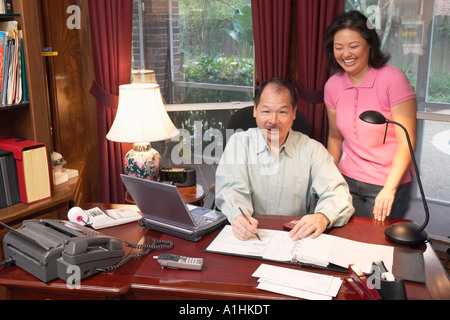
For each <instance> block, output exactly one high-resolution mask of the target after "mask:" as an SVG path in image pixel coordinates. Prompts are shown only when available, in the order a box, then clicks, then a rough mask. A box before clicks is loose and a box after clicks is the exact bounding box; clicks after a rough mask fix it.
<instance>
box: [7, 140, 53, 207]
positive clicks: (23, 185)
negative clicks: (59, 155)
mask: <svg viewBox="0 0 450 320" xmlns="http://www.w3.org/2000/svg"><path fill="white" fill-rule="evenodd" d="M0 149H3V150H7V151H10V152H12V153H13V154H14V159H15V160H16V168H17V177H18V180H19V191H20V201H21V202H24V203H27V204H30V203H34V202H38V201H41V200H45V199H49V198H50V197H51V184H50V173H49V167H48V158H47V148H46V146H45V144H43V143H40V142H35V141H31V140H26V139H17V138H12V137H0Z"/></svg>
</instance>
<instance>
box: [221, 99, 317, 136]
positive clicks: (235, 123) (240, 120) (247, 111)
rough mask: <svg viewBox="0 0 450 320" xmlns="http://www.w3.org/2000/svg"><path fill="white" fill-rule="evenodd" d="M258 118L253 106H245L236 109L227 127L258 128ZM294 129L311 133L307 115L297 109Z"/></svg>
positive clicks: (307, 133) (234, 128)
mask: <svg viewBox="0 0 450 320" xmlns="http://www.w3.org/2000/svg"><path fill="white" fill-rule="evenodd" d="M256 127H257V125H256V119H255V117H253V106H248V107H244V108H242V109H239V110H238V111H236V112H235V113H234V114H233V115H232V116H231V118H230V121H228V125H227V129H233V130H236V129H242V130H244V131H245V130H247V129H249V128H256ZM292 130H294V131H299V132H301V133H303V134H306V135H307V136H309V135H310V132H309V126H308V121H306V118H305V116H304V115H303V114H302V113H301V112H300V111H298V110H297V113H296V116H295V120H294V123H293V124H292Z"/></svg>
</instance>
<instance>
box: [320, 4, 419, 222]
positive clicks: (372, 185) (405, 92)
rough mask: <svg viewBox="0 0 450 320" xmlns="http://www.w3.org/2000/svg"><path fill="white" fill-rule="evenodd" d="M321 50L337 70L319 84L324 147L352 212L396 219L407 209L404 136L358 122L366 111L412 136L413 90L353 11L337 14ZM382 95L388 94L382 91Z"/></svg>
mask: <svg viewBox="0 0 450 320" xmlns="http://www.w3.org/2000/svg"><path fill="white" fill-rule="evenodd" d="M325 45H326V52H327V54H328V60H329V62H330V64H331V66H332V67H334V68H336V69H338V70H339V71H340V72H338V73H337V74H335V75H334V76H332V77H331V78H330V79H329V80H328V82H327V83H326V85H325V104H326V106H327V112H328V119H329V124H330V134H329V139H328V150H329V152H330V154H331V155H332V156H333V158H334V161H335V164H336V165H337V166H338V168H339V170H340V171H341V173H342V174H343V175H344V177H345V178H346V180H347V183H348V184H349V187H350V191H351V193H352V196H353V205H354V206H355V209H356V213H355V215H357V216H365V217H374V218H375V219H377V220H385V219H386V218H389V219H394V218H402V217H403V216H404V214H405V213H406V210H407V208H408V199H409V197H408V194H409V190H410V185H411V180H412V179H411V170H410V166H411V156H410V153H409V146H408V142H407V140H406V136H405V135H404V133H403V132H401V131H400V130H397V129H390V130H387V131H386V134H387V139H386V143H384V141H383V137H382V135H383V132H382V131H376V130H374V129H373V128H372V127H370V126H367V125H366V124H364V123H362V122H361V121H358V120H359V118H358V116H359V114H361V113H362V112H364V111H368V110H375V111H378V112H380V113H382V114H383V115H384V116H385V117H386V118H388V119H389V120H393V121H396V122H399V123H401V124H402V125H404V126H405V127H406V130H407V131H408V133H409V135H410V136H411V137H412V138H411V139H412V141H413V144H414V143H415V136H416V104H415V93H414V90H413V88H412V86H411V85H410V84H409V82H408V80H407V78H406V76H405V75H404V74H403V73H402V72H401V71H400V70H398V69H397V68H395V67H392V66H389V65H387V64H386V62H387V59H388V56H387V55H384V54H383V53H382V52H381V43H380V40H379V38H378V34H377V33H376V31H375V29H374V27H373V25H372V24H371V23H369V21H368V18H367V17H366V16H365V15H363V14H362V13H360V12H359V11H349V12H346V13H343V14H341V15H340V16H339V17H338V18H337V19H336V20H335V21H334V22H333V23H332V24H331V25H330V27H329V28H328V29H327V31H326V34H325ZM386 93H388V94H386Z"/></svg>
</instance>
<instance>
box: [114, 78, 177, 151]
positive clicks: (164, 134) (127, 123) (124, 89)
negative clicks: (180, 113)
mask: <svg viewBox="0 0 450 320" xmlns="http://www.w3.org/2000/svg"><path fill="white" fill-rule="evenodd" d="M178 134H179V131H178V130H177V128H176V127H175V126H174V124H173V123H172V121H171V120H170V118H169V115H168V114H167V112H166V109H165V107H164V104H163V102H162V98H161V92H160V88H159V85H157V84H148V83H133V84H126V85H122V86H120V87H119V106H118V110H117V114H116V118H115V119H114V123H113V125H112V127H111V129H110V130H109V132H108V134H107V135H106V138H107V139H108V140H111V141H116V142H128V143H135V142H153V141H162V140H168V139H171V138H173V137H176V136H177V135H178Z"/></svg>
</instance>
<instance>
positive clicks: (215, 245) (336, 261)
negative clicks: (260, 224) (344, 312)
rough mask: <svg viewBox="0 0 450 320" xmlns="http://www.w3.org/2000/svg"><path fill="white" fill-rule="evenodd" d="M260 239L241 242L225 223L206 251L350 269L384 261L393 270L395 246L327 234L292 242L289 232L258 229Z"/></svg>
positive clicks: (367, 267)
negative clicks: (351, 265)
mask: <svg viewBox="0 0 450 320" xmlns="http://www.w3.org/2000/svg"><path fill="white" fill-rule="evenodd" d="M258 234H259V236H260V238H261V241H260V240H258V239H257V238H253V239H250V240H248V241H241V240H239V239H237V238H236V237H235V236H234V235H233V231H232V229H231V226H230V225H226V226H225V227H224V228H223V229H222V230H221V231H220V233H219V234H218V235H217V236H216V237H215V238H214V239H213V241H211V243H210V244H209V245H208V247H207V248H206V249H205V251H206V252H212V253H222V254H229V255H236V256H245V257H253V258H258V259H262V260H270V261H278V262H284V263H292V264H303V265H312V266H315V267H319V268H326V269H332V270H335V271H341V272H347V268H348V265H349V264H357V265H358V266H359V267H360V269H361V270H363V271H364V272H367V273H369V272H370V269H371V266H372V263H373V262H374V261H380V260H381V261H383V262H384V264H385V266H386V268H387V269H388V270H389V271H392V267H393V262H394V247H391V246H384V245H375V244H369V243H363V242H358V241H353V240H348V239H344V238H340V237H336V236H332V235H328V234H322V235H320V236H319V237H317V238H315V239H310V238H306V239H301V240H297V241H292V240H291V239H290V238H289V232H287V231H279V230H269V229H258Z"/></svg>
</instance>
